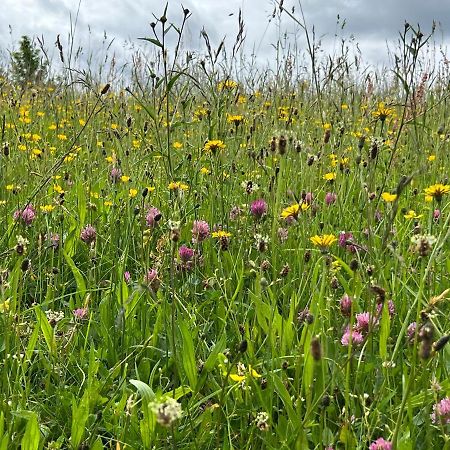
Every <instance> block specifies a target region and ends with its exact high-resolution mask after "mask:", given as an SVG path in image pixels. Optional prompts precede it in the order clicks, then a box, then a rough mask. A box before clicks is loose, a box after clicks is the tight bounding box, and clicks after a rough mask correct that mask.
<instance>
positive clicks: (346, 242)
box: [339, 231, 356, 253]
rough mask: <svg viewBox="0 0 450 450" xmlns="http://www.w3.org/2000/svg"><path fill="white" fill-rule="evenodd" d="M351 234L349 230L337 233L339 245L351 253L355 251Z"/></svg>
mask: <svg viewBox="0 0 450 450" xmlns="http://www.w3.org/2000/svg"><path fill="white" fill-rule="evenodd" d="M353 242H354V241H353V234H352V233H350V232H345V231H341V233H340V234H339V246H340V247H342V248H345V249H346V250H348V251H349V252H351V253H355V252H356V247H355V246H354V245H353Z"/></svg>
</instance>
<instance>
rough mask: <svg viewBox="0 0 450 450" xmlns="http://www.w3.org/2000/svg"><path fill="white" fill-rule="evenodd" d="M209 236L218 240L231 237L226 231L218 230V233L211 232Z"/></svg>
mask: <svg viewBox="0 0 450 450" xmlns="http://www.w3.org/2000/svg"><path fill="white" fill-rule="evenodd" d="M211 236H212V237H213V238H219V239H221V238H224V237H225V238H226V237H231V233H228V231H223V230H219V231H213V232H212V233H211Z"/></svg>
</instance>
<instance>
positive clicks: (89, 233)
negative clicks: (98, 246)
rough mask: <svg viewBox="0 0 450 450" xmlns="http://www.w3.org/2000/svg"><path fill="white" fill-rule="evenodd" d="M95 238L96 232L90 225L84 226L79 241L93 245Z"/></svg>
mask: <svg viewBox="0 0 450 450" xmlns="http://www.w3.org/2000/svg"><path fill="white" fill-rule="evenodd" d="M96 237H97V232H96V230H95V228H94V227H93V226H92V225H86V226H85V227H84V228H83V229H82V230H81V233H80V239H81V240H82V241H83V242H85V243H86V244H93V243H94V242H95V239H96Z"/></svg>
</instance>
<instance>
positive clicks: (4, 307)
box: [0, 298, 9, 314]
mask: <svg viewBox="0 0 450 450" xmlns="http://www.w3.org/2000/svg"><path fill="white" fill-rule="evenodd" d="M8 311H9V298H8V299H7V300H5V301H4V302H3V303H0V313H1V314H3V313H5V312H8Z"/></svg>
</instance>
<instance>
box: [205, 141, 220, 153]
mask: <svg viewBox="0 0 450 450" xmlns="http://www.w3.org/2000/svg"><path fill="white" fill-rule="evenodd" d="M224 148H225V144H224V143H223V141H221V140H219V139H215V140H211V141H207V142H206V144H205V145H204V147H203V149H204V150H205V151H206V152H207V153H209V152H212V153H216V152H217V150H223V149H224Z"/></svg>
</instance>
